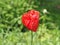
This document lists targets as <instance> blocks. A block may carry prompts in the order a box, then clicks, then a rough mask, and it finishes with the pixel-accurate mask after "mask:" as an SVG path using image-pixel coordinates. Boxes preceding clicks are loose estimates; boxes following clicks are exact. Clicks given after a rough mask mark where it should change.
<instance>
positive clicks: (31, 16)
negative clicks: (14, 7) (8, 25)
mask: <svg viewBox="0 0 60 45" xmlns="http://www.w3.org/2000/svg"><path fill="white" fill-rule="evenodd" d="M22 23H23V25H24V26H25V27H27V28H28V29H29V30H31V31H34V32H36V31H37V28H38V25H39V12H38V11H36V10H30V11H28V12H26V13H24V14H23V15H22Z"/></svg>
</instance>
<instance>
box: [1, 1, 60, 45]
mask: <svg viewBox="0 0 60 45" xmlns="http://www.w3.org/2000/svg"><path fill="white" fill-rule="evenodd" d="M31 9H35V10H38V11H39V12H40V20H39V27H38V29H37V32H31V31H27V29H26V28H24V26H23V24H22V22H21V17H22V14H23V13H25V12H26V11H28V10H31ZM31 33H33V34H31ZM32 36H33V39H32ZM31 43H32V45H60V0H0V45H31Z"/></svg>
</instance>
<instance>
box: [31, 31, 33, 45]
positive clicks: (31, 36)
mask: <svg viewBox="0 0 60 45" xmlns="http://www.w3.org/2000/svg"><path fill="white" fill-rule="evenodd" d="M31 45H33V32H31Z"/></svg>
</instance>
